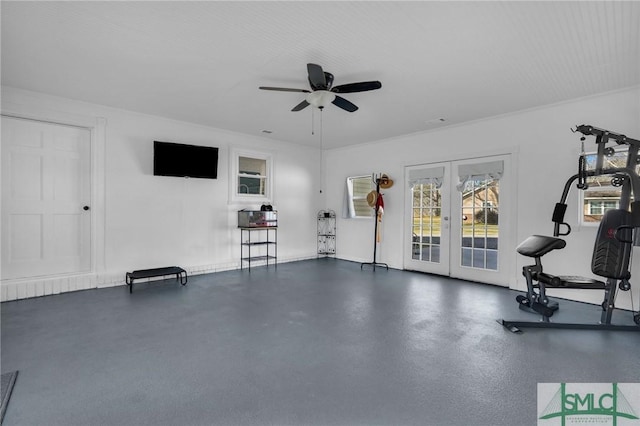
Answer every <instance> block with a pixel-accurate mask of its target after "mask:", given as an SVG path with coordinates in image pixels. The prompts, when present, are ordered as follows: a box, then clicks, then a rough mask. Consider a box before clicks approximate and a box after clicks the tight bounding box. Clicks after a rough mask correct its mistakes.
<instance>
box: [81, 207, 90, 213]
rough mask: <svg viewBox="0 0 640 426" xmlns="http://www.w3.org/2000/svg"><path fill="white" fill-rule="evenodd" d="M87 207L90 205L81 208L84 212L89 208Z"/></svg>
mask: <svg viewBox="0 0 640 426" xmlns="http://www.w3.org/2000/svg"><path fill="white" fill-rule="evenodd" d="M89 209H90V207H89V206H84V207H83V208H82V210H84V211H85V212H86V211H87V210H89Z"/></svg>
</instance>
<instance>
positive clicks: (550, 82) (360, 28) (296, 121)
mask: <svg viewBox="0 0 640 426" xmlns="http://www.w3.org/2000/svg"><path fill="white" fill-rule="evenodd" d="M0 7H1V12H2V27H1V31H2V33H1V37H2V38H1V41H2V46H1V47H2V49H1V53H2V84H3V85H7V86H12V87H17V88H22V89H27V90H33V91H37V92H43V93H47V94H52V95H58V96H63V97H67V98H72V99H78V100H83V101H89V102H93V103H98V104H102V105H108V106H112V107H117V108H123V109H127V110H132V111H138V112H142V113H147V114H153V115H158V116H163V117H169V118H172V119H177V120H183V121H188V122H192V123H199V124H202V125H206V126H212V127H216V128H220V129H226V130H230V131H234V132H241V133H246V134H250V135H256V136H263V137H267V138H272V139H277V140H282V141H289V142H293V143H298V144H303V145H308V146H320V145H319V144H322V147H323V148H334V147H339V146H346V145H349V144H358V143H364V142H369V141H376V140H380V139H387V138H393V137H397V136H401V135H406V134H411V133H416V132H422V131H427V130H430V129H434V128H437V127H442V126H447V125H453V124H458V123H463V122H468V121H472V120H478V119H482V118H485V117H491V116H496V115H500V114H504V113H509V112H513V111H519V110H523V109H528V108H534V107H538V106H542V105H548V104H552V103H557V102H562V101H564V100H568V99H575V98H579V97H583V96H588V95H592V94H596V93H601V92H606V91H611V90H616V89H621V88H625V87H630V86H635V85H638V84H640V25H638V22H640V3H638V2H619V1H605V2H537V1H534V2H524V1H514V2H506V1H503V2H463V1H456V2H427V1H423V2H421V1H411V2H399V1H380V2H369V1H338V2H327V1H314V2H303V1H290V2H274V1H257V2H244V1H233V2H231V1H195V2H185V1H175V2H171V1H163V2H155V1H140V2H132V1H107V2H95V1H87V2H67V1H61V2H56V1H45V2H29V1H27V2H24V1H18V2H14V1H4V0H3V1H2V2H0ZM309 62H312V63H316V64H319V65H321V66H322V67H323V68H324V70H325V71H329V72H331V73H333V74H334V76H335V80H334V86H335V85H341V84H345V83H352V82H358V81H368V80H380V81H381V82H382V88H381V89H380V90H375V91H369V92H361V93H352V94H344V95H342V96H343V97H345V98H346V99H348V100H349V101H351V102H353V103H355V104H356V105H358V106H359V107H360V109H359V110H358V111H356V112H353V113H349V112H346V111H343V110H341V109H339V108H337V107H335V106H333V105H329V106H328V107H327V108H325V109H324V111H323V112H322V113H321V114H320V111H319V110H317V109H316V110H313V109H312V108H306V109H304V110H302V111H300V112H291V109H292V108H293V107H294V106H295V105H297V104H298V103H299V102H301V101H302V100H303V99H304V94H303V93H293V92H274V91H263V90H258V86H280V87H292V88H301V89H308V88H309V83H308V81H307V70H306V64H307V63H309ZM440 119H444V120H445V121H444V122H443V121H441V120H440ZM320 124H322V126H320ZM312 129H315V132H314V134H312ZM264 130H268V131H271V132H272V133H270V134H267V133H264V132H263V131H264Z"/></svg>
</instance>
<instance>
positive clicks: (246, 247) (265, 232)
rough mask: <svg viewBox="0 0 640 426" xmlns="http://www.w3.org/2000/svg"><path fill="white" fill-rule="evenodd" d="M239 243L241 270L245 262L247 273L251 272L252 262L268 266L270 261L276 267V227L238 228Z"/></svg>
mask: <svg viewBox="0 0 640 426" xmlns="http://www.w3.org/2000/svg"><path fill="white" fill-rule="evenodd" d="M256 234H257V235H256ZM240 241H241V243H240V269H242V268H243V266H244V263H245V262H246V263H247V265H248V267H249V271H251V263H252V262H266V264H267V266H269V261H270V260H271V261H272V263H273V264H274V265H275V266H276V267H277V265H278V263H277V260H278V228H277V227H275V226H270V227H251V228H240ZM252 249H253V253H252ZM256 250H258V253H256Z"/></svg>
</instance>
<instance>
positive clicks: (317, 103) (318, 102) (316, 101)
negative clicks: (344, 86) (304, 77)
mask: <svg viewBox="0 0 640 426" xmlns="http://www.w3.org/2000/svg"><path fill="white" fill-rule="evenodd" d="M335 98H336V95H335V94H334V93H331V92H329V91H328V90H316V91H315V92H311V93H309V94H308V95H307V102H309V104H310V105H312V106H314V107H316V108H320V109H322V108H324V107H326V106H327V105H329V104H330V103H331V102H333V100H334V99H335Z"/></svg>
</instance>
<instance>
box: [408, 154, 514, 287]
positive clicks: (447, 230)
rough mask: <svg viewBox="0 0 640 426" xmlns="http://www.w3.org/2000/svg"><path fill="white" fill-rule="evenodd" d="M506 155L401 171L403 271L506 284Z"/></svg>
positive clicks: (508, 185)
mask: <svg viewBox="0 0 640 426" xmlns="http://www.w3.org/2000/svg"><path fill="white" fill-rule="evenodd" d="M509 170H510V156H509V155H501V156H494V157H483V158H474V159H468V160H460V161H450V162H445V163H437V164H428V165H423V166H411V167H407V169H406V172H405V175H406V188H407V189H406V191H407V192H406V194H407V200H408V201H407V204H406V210H407V215H406V216H407V225H406V226H405V256H404V257H405V262H404V264H405V269H410V270H416V271H422V272H429V273H434V274H439V275H447V276H451V277H455V278H463V279H468V280H472V281H479V282H486V283H491V284H496V285H503V286H508V285H509V277H510V271H511V267H510V265H509V261H510V259H512V257H513V256H510V254H509V253H508V251H509V250H510V249H511V244H508V243H507V242H508V241H510V239H511V224H510V219H511V204H512V199H513V197H512V196H511V193H512V182H511V176H510V175H509Z"/></svg>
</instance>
